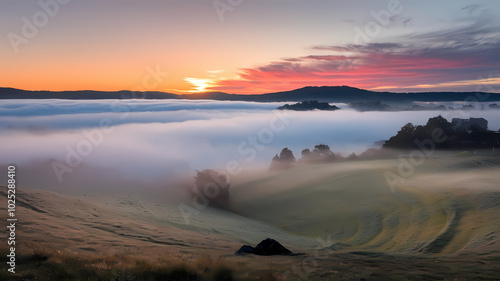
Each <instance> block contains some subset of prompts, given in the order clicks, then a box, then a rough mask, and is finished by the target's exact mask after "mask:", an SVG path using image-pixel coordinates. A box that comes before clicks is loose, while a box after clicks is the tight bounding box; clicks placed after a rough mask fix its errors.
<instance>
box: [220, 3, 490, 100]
mask: <svg viewBox="0 0 500 281" xmlns="http://www.w3.org/2000/svg"><path fill="white" fill-rule="evenodd" d="M479 8H480V7H469V8H466V9H467V10H474V9H479ZM407 20H408V19H406V21H407ZM498 30H500V28H498V27H497V26H492V25H491V21H490V20H489V19H488V17H479V18H477V19H476V18H471V17H467V18H465V19H463V20H461V21H458V22H457V23H456V26H455V27H451V28H447V29H435V30H429V31H427V32H425V33H419V34H407V35H405V36H402V37H400V38H399V39H398V41H397V42H372V43H366V44H362V45H355V44H345V45H331V46H328V45H326V46H325V45H321V46H313V47H312V51H313V52H319V53H322V54H311V55H307V56H302V57H287V58H284V59H283V60H280V61H275V62H271V63H269V64H267V65H262V66H258V67H254V68H244V69H241V72H240V73H239V79H228V80H223V81H220V82H219V83H217V89H221V88H227V89H241V90H239V91H237V92H238V93H246V92H249V93H250V92H254V91H255V89H256V88H258V89H259V90H260V91H261V93H262V92H274V91H283V90H291V89H294V88H298V87H303V86H310V85H324V86H336V85H350V86H354V87H359V88H364V89H392V90H396V91H398V90H401V91H402V90H404V91H406V90H408V89H412V90H416V91H421V89H422V87H420V86H419V85H429V86H430V87H426V91H428V90H429V89H432V85H435V88H436V89H437V90H452V91H453V90H458V91H462V90H465V91H475V90H476V89H478V88H480V87H481V86H482V84H481V80H483V79H485V78H486V77H491V76H493V77H492V78H498V77H500V73H499V71H500V70H499V68H498V65H500V31H498ZM325 53H326V54H325ZM493 87H495V88H496V89H497V90H496V91H497V92H498V91H500V84H495V85H494V86H493Z"/></svg>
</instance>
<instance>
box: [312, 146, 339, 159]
mask: <svg viewBox="0 0 500 281" xmlns="http://www.w3.org/2000/svg"><path fill="white" fill-rule="evenodd" d="M313 153H314V154H315V155H316V156H317V158H318V159H319V160H320V161H327V160H333V159H335V154H334V153H333V152H332V151H331V150H330V147H329V146H328V145H326V144H318V145H316V146H314V149H313Z"/></svg>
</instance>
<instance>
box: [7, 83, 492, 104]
mask: <svg viewBox="0 0 500 281" xmlns="http://www.w3.org/2000/svg"><path fill="white" fill-rule="evenodd" d="M477 97H481V98H483V97H485V99H484V100H481V101H485V102H493V101H500V94H498V93H483V92H425V93H391V92H373V91H368V90H363V89H358V88H353V87H348V86H323V87H304V88H300V89H295V90H291V91H285V92H276V93H268V94H261V95H260V94H259V95H237V94H227V93H222V92H209V93H195V94H189V95H178V94H172V93H165V92H132V91H115V92H105V91H62V92H53V91H26V90H20V89H14V88H0V99H74V100H84V99H130V98H145V99H192V100H196V99H211V100H230V101H255V102H285V101H295V102H300V101H304V100H317V101H321V102H345V103H353V102H359V101H383V102H386V103H387V102H389V103H408V102H412V101H422V102H452V101H473V100H475V98H477Z"/></svg>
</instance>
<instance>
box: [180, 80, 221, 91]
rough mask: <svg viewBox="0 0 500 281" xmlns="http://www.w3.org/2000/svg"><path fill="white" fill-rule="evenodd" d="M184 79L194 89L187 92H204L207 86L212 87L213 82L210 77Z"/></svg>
mask: <svg viewBox="0 0 500 281" xmlns="http://www.w3.org/2000/svg"><path fill="white" fill-rule="evenodd" d="M184 81H186V82H188V83H191V84H192V85H193V86H194V89H195V90H190V91H189V92H205V91H206V90H207V88H209V87H212V86H213V85H214V84H215V82H214V81H213V80H212V79H200V78H189V77H187V78H184Z"/></svg>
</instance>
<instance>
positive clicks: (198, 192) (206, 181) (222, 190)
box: [193, 169, 230, 209]
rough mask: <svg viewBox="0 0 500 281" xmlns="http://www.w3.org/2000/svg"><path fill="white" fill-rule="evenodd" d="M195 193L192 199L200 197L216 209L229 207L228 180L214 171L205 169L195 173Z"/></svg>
mask: <svg viewBox="0 0 500 281" xmlns="http://www.w3.org/2000/svg"><path fill="white" fill-rule="evenodd" d="M194 180H195V186H196V187H195V192H194V193H193V197H196V196H198V197H201V198H202V199H204V198H205V199H206V200H208V202H209V205H211V206H212V207H216V208H222V209H226V208H228V207H229V187H230V184H229V178H228V176H226V175H224V174H222V173H219V172H217V171H215V170H211V169H205V170H203V171H196V176H195V177H194Z"/></svg>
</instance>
